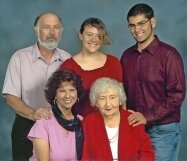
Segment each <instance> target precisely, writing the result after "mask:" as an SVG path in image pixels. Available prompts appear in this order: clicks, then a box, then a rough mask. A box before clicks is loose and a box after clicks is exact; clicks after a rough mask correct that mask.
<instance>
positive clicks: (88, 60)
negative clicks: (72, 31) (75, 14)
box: [61, 18, 122, 116]
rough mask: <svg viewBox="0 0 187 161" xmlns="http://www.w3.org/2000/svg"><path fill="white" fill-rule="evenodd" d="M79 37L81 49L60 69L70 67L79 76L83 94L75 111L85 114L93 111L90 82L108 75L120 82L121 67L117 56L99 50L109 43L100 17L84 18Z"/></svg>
mask: <svg viewBox="0 0 187 161" xmlns="http://www.w3.org/2000/svg"><path fill="white" fill-rule="evenodd" d="M79 38H80V40H81V41H82V50H81V51H80V52H79V53H77V54H76V55H75V56H73V57H72V58H70V59H68V60H66V61H65V62H64V63H63V64H62V65H61V69H64V68H68V69H72V70H74V71H75V72H76V73H78V74H79V75H80V76H81V78H82V80H83V86H84V90H85V95H84V100H83V101H82V102H81V103H82V104H81V108H76V111H77V112H78V113H79V114H81V115H82V116H86V115H88V114H89V113H92V112H94V108H93V107H92V106H91V105H90V102H89V96H88V95H89V90H90V86H91V85H92V83H93V82H94V81H95V80H96V79H97V78H100V77H109V78H112V79H116V80H118V81H119V82H121V81H122V68H121V64H120V62H119V60H118V58H116V57H115V56H113V55H109V54H105V53H103V52H101V51H100V49H101V47H102V46H103V45H106V44H109V43H110V41H109V37H108V33H107V30H106V27H105V25H104V23H103V22H102V21H101V20H100V19H98V18H88V19H86V20H85V21H84V22H83V23H82V25H81V28H80V32H79Z"/></svg>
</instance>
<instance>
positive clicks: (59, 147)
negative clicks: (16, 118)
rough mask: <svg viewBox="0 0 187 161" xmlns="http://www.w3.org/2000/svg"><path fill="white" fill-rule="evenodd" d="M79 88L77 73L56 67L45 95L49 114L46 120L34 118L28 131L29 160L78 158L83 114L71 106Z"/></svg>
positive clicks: (55, 160)
mask: <svg viewBox="0 0 187 161" xmlns="http://www.w3.org/2000/svg"><path fill="white" fill-rule="evenodd" d="M82 89H83V87H82V82H81V79H80V77H79V75H77V74H76V73H75V72H73V71H71V70H58V71H56V72H54V73H53V74H52V76H51V77H50V78H49V80H48V84H47V89H46V90H45V94H46V99H47V101H48V102H49V103H50V104H51V113H52V115H51V118H50V119H48V120H45V119H40V120H37V121H36V123H35V124H34V126H33V127H32V129H31V130H30V133H29V134H28V138H29V139H30V140H32V142H33V147H34V150H33V156H32V157H31V158H30V161H37V160H40V161H62V160H73V161H75V160H80V159H81V155H82V144H83V129H82V124H81V120H82V117H81V116H80V115H78V116H77V115H75V114H74V113H73V112H72V108H73V107H74V106H75V105H76V104H77V103H78V102H79V98H81V95H82Z"/></svg>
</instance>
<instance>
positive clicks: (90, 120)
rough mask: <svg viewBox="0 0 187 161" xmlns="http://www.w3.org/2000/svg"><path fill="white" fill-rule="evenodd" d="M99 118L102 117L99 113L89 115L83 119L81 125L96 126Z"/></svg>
mask: <svg viewBox="0 0 187 161" xmlns="http://www.w3.org/2000/svg"><path fill="white" fill-rule="evenodd" d="M101 117H102V116H101V115H100V113H99V112H94V113H91V114H89V115H87V116H86V117H84V119H83V124H89V125H90V126H91V125H92V124H96V123H97V122H98V121H99V120H100V119H101Z"/></svg>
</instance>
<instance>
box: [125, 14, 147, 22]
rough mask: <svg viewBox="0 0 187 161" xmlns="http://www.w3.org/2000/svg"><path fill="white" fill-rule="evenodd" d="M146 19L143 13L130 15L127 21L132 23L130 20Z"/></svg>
mask: <svg viewBox="0 0 187 161" xmlns="http://www.w3.org/2000/svg"><path fill="white" fill-rule="evenodd" d="M145 19H146V17H145V15H144V14H139V15H136V16H131V17H129V19H128V20H129V23H132V22H140V21H144V20H145Z"/></svg>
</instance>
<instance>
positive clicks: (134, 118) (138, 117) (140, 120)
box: [128, 111, 147, 126]
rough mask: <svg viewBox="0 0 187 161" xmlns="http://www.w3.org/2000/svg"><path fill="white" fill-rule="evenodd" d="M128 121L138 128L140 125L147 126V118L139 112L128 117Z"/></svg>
mask: <svg viewBox="0 0 187 161" xmlns="http://www.w3.org/2000/svg"><path fill="white" fill-rule="evenodd" d="M128 121H129V124H130V125H133V126H137V125H140V124H146V123H147V121H146V119H145V117H144V116H143V115H142V114H141V113H139V112H134V111H133V113H132V114H131V115H130V116H129V117H128Z"/></svg>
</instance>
